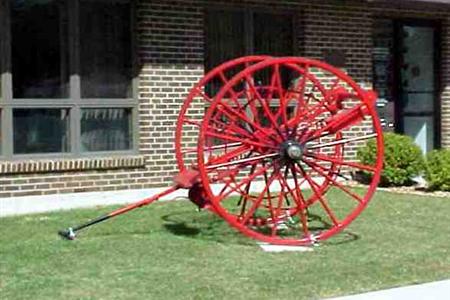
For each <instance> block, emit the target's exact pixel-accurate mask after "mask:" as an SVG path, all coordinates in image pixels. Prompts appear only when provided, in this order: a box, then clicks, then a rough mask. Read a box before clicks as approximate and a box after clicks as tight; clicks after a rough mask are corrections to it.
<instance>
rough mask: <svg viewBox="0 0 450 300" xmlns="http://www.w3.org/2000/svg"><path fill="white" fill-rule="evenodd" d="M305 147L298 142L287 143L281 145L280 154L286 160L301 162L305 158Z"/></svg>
mask: <svg viewBox="0 0 450 300" xmlns="http://www.w3.org/2000/svg"><path fill="white" fill-rule="evenodd" d="M303 150H304V146H302V145H301V144H300V143H298V142H296V141H286V142H284V143H283V144H281V150H280V154H281V157H282V158H284V159H285V160H295V161H296V160H300V159H301V158H302V156H303Z"/></svg>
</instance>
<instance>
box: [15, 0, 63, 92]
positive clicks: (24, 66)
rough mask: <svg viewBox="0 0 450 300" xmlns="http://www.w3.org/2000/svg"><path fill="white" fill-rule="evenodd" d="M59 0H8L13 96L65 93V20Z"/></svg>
mask: <svg viewBox="0 0 450 300" xmlns="http://www.w3.org/2000/svg"><path fill="white" fill-rule="evenodd" d="M61 3H62V1H51V0H49V1H12V8H11V10H12V11H11V32H12V45H11V48H12V51H11V53H12V73H13V92H14V97H15V98H64V97H67V95H68V63H67V57H68V56H67V42H66V37H67V21H66V17H65V14H64V9H63V6H62V5H61Z"/></svg>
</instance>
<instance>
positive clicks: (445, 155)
mask: <svg viewBox="0 0 450 300" xmlns="http://www.w3.org/2000/svg"><path fill="white" fill-rule="evenodd" d="M425 178H426V180H427V181H428V186H429V188H430V189H432V190H441V191H450V149H442V150H434V151H431V152H430V153H428V154H427V157H426V173H425Z"/></svg>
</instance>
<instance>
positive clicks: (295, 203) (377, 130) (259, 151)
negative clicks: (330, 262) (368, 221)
mask: <svg viewBox="0 0 450 300" xmlns="http://www.w3.org/2000/svg"><path fill="white" fill-rule="evenodd" d="M319 71H320V73H321V74H322V77H321V78H322V80H324V79H323V78H328V79H329V83H328V84H327V85H326V86H327V87H326V88H325V87H324V86H325V85H322V84H321V83H320V81H319V80H318V79H317V76H316V75H315V74H314V73H318V72H319ZM286 74H287V76H285V75H286ZM258 80H260V81H261V82H260V83H259V84H255V82H257V81H258ZM243 82H244V83H245V84H244V85H243V84H242V83H243ZM292 82H293V84H292ZM239 87H240V88H239ZM230 89H231V90H233V91H234V92H233V95H232V96H231V97H230V95H231V94H230V92H229V91H230ZM337 91H339V93H338V92H337ZM341 95H344V96H345V99H344V96H342V99H341V98H340V96H341ZM313 97H316V98H317V99H314V101H313V100H312V98H313ZM368 98H369V96H368V93H367V92H366V91H363V90H362V89H361V88H360V87H359V86H358V85H357V84H356V83H355V82H354V81H353V80H351V79H350V77H348V76H347V75H346V74H344V73H343V72H341V71H339V70H337V69H335V68H333V67H331V66H329V65H326V64H324V63H321V62H318V61H314V60H307V59H303V58H274V59H267V60H264V61H262V62H260V63H258V64H256V65H253V66H251V67H248V68H246V69H244V70H243V71H242V72H240V73H239V74H237V75H236V76H234V77H233V78H232V79H231V80H230V81H229V82H228V83H227V84H226V85H225V86H224V87H223V88H222V89H221V90H220V92H219V93H218V94H217V95H216V97H215V99H214V101H213V102H212V103H211V106H210V107H209V108H208V110H207V112H206V114H205V117H204V119H203V122H202V126H201V129H200V134H199V142H198V154H197V158H198V168H199V171H200V176H201V179H202V182H203V185H204V188H205V191H206V194H207V195H208V197H209V199H210V200H211V202H212V204H213V206H214V208H215V210H216V211H217V212H218V214H219V215H221V216H222V217H223V218H224V219H226V220H227V221H228V222H229V223H230V224H231V225H232V226H233V227H235V228H237V229H239V230H240V231H242V232H243V233H244V234H246V235H248V236H250V237H253V238H256V239H258V240H261V241H264V242H269V243H273V244H290V245H301V244H311V243H313V242H315V241H318V240H324V239H326V238H328V237H330V236H332V235H334V234H336V233H338V232H339V231H341V230H342V229H343V228H345V227H346V226H347V225H348V224H350V223H351V221H352V220H353V219H354V218H355V217H356V216H357V215H358V214H360V213H361V211H362V210H363V209H364V207H365V206H366V205H367V203H368V202H369V200H370V199H371V197H372V195H373V193H374V191H375V189H376V186H377V184H378V180H379V176H380V173H381V167H382V153H383V146H382V134H381V127H380V123H379V120H378V117H377V115H376V112H375V110H374V108H373V105H372V103H371V101H370V100H369V99H368ZM277 102H278V104H277ZM292 107H293V109H292ZM255 116H257V117H255ZM358 118H360V119H358ZM356 121H357V122H356ZM361 124H363V125H364V126H368V124H369V125H370V127H371V131H372V132H371V133H370V134H363V135H361V136H356V137H349V134H350V133H351V132H352V130H355V129H356V128H359V126H361ZM370 138H375V139H376V145H377V154H378V156H377V160H376V162H375V163H374V164H373V165H370V166H369V165H362V164H360V163H357V162H354V161H350V160H349V158H348V155H349V153H351V151H354V149H353V148H354V147H355V145H356V144H358V143H362V142H364V141H365V140H368V139H370ZM214 143H215V144H214ZM218 145H220V148H217V147H218ZM214 147H215V148H214ZM356 171H369V172H371V173H372V175H373V176H372V180H371V181H370V183H369V186H368V188H367V190H363V191H359V189H357V188H355V187H351V186H348V185H347V184H346V183H342V182H341V181H342V180H341V178H342V177H344V178H345V177H347V176H348V175H347V174H351V173H352V172H356ZM214 183H217V184H218V187H217V186H213V184H214ZM304 186H309V189H310V191H309V192H307V191H306V189H305V188H304ZM330 189H331V190H334V191H333V192H331V194H333V193H340V194H343V195H344V196H343V200H342V199H341V200H339V203H333V204H332V205H331V201H330V199H328V198H327V194H328V192H329V190H330ZM232 195H237V196H236V197H230V196H232ZM340 197H341V198H342V195H341V196H340ZM348 200H350V201H352V202H353V203H352V205H349V204H348V203H343V202H345V201H348ZM341 202H342V203H341ZM337 205H341V206H349V208H346V209H345V211H344V212H341V210H342V209H341V208H340V207H339V208H337ZM314 218H316V220H314ZM317 218H318V220H317ZM314 222H316V223H318V224H319V225H314V224H315V223H314ZM320 223H322V225H320Z"/></svg>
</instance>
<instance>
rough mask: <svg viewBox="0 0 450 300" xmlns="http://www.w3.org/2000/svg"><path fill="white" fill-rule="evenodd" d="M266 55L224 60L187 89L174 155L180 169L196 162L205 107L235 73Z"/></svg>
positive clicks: (176, 134)
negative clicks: (188, 91) (198, 139)
mask: <svg viewBox="0 0 450 300" xmlns="http://www.w3.org/2000/svg"><path fill="white" fill-rule="evenodd" d="M267 58H269V57H268V56H246V57H240V58H237V59H234V60H230V61H228V62H226V63H223V64H221V65H219V66H217V67H216V68H214V69H212V70H211V71H210V72H208V73H207V74H206V75H205V76H204V77H203V78H202V79H201V80H200V81H199V82H198V83H197V84H196V85H195V86H194V87H193V88H192V89H191V91H190V93H189V95H188V96H187V97H186V99H185V101H184V103H183V106H182V107H181V110H180V113H179V115H178V120H177V127H176V131H175V155H176V159H177V164H178V168H179V170H180V172H182V171H183V170H185V169H187V168H189V167H190V166H191V165H192V164H195V162H196V161H197V157H196V155H197V137H198V134H199V129H200V126H201V123H202V120H203V116H204V113H205V108H206V107H208V106H209V105H210V104H211V102H212V101H213V100H214V97H215V95H216V94H217V93H218V91H219V90H220V88H222V87H223V86H224V85H225V84H227V83H228V81H229V80H230V79H231V78H232V77H233V76H234V75H236V74H237V73H239V72H240V71H242V70H243V69H245V68H246V67H249V66H251V65H254V64H255V63H258V62H261V61H263V60H264V59H267Z"/></svg>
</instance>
